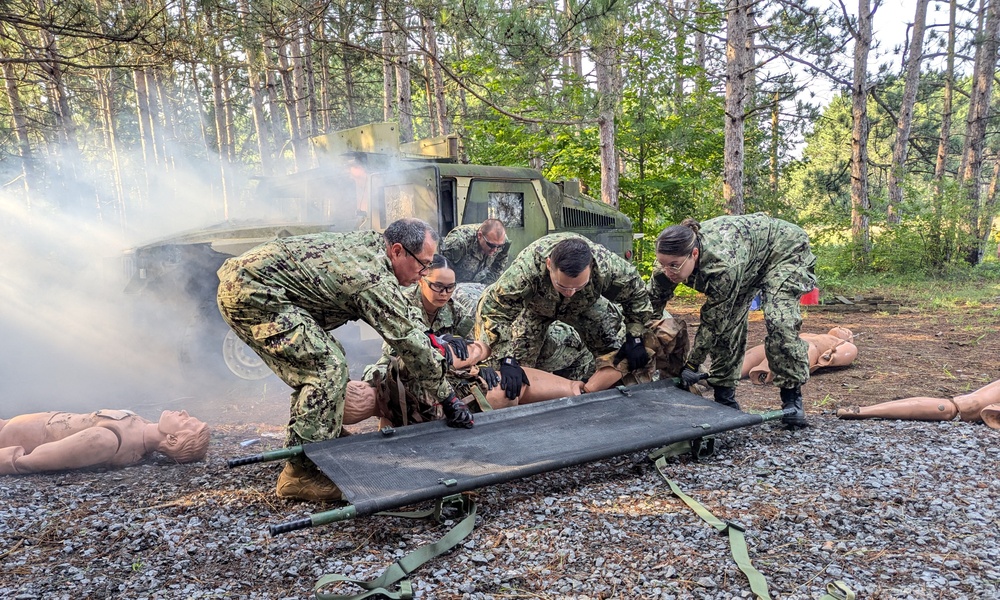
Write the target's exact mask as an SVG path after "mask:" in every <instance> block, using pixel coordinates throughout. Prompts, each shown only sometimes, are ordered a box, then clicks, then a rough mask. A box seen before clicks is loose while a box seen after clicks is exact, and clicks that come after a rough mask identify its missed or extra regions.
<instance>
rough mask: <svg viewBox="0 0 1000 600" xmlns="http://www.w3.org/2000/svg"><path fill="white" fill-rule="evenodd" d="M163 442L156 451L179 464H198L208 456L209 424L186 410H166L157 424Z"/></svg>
mask: <svg viewBox="0 0 1000 600" xmlns="http://www.w3.org/2000/svg"><path fill="white" fill-rule="evenodd" d="M156 429H157V431H158V432H159V433H160V434H161V435H162V436H163V440H162V441H161V442H160V443H159V444H157V446H156V449H157V450H158V451H160V452H162V453H163V454H165V455H167V457H168V458H170V459H172V460H175V461H177V462H179V463H189V462H197V461H199V460H203V459H204V458H205V456H206V455H207V454H208V437H209V433H210V431H209V428H208V424H207V423H204V422H202V421H199V420H198V419H196V418H194V417H192V416H191V415H189V414H188V413H187V411H186V410H179V411H178V410H165V411H163V414H161V415H160V421H159V422H158V423H157V424H156Z"/></svg>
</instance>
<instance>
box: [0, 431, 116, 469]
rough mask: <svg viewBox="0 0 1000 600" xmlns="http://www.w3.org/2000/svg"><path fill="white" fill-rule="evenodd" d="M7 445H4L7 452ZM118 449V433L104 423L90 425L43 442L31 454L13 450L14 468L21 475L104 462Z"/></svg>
mask: <svg viewBox="0 0 1000 600" xmlns="http://www.w3.org/2000/svg"><path fill="white" fill-rule="evenodd" d="M6 450H7V448H4V449H3V454H6ZM117 452H118V436H116V435H115V434H114V432H112V431H111V430H110V429H105V428H104V427H91V428H89V429H85V430H84V431H81V432H79V433H74V434H73V435H71V436H68V437H65V438H63V439H61V440H57V441H55V442H49V443H47V444H42V445H41V446H38V447H37V448H35V449H34V450H32V451H31V453H30V454H24V455H21V456H17V453H16V452H14V458H13V468H14V472H15V473H18V474H20V475H26V474H28V473H41V472H43V471H61V470H64V469H81V468H83V467H93V466H97V465H103V464H106V463H107V462H109V461H110V460H111V459H112V458H114V456H115V454H117Z"/></svg>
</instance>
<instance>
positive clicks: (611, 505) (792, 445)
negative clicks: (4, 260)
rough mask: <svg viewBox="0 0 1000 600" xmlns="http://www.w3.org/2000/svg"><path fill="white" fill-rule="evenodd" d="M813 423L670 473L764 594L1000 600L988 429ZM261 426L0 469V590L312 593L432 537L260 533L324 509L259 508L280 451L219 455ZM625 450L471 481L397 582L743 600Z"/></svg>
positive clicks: (695, 524)
mask: <svg viewBox="0 0 1000 600" xmlns="http://www.w3.org/2000/svg"><path fill="white" fill-rule="evenodd" d="M812 420H813V422H814V423H815V426H814V427H813V428H812V429H810V430H807V431H805V432H795V433H792V432H787V431H784V430H783V429H781V428H780V427H779V426H772V425H770V424H765V425H762V426H758V427H752V428H747V429H741V430H736V431H732V432H728V433H726V434H723V435H721V436H720V437H719V438H718V442H717V448H716V454H715V456H713V457H710V458H707V459H704V460H702V461H701V462H693V461H692V460H690V459H689V458H688V457H679V458H674V459H671V460H670V461H669V464H668V466H669V475H670V476H671V477H672V478H673V479H674V480H675V481H676V482H677V483H678V484H679V485H680V487H681V488H682V489H683V490H684V491H685V492H686V493H688V494H689V495H691V496H693V497H694V498H695V499H697V500H699V501H700V502H702V503H703V504H704V505H705V506H706V507H708V508H709V509H710V510H712V511H713V512H714V513H715V514H716V515H717V516H719V517H720V518H723V519H731V520H734V521H736V522H739V523H740V524H742V525H743V526H745V527H746V530H747V539H748V545H749V549H750V556H751V559H752V560H753V562H754V564H755V566H756V567H757V568H758V569H759V570H760V571H761V572H762V573H763V574H764V576H765V577H766V578H767V580H768V584H769V586H770V589H771V592H772V596H773V597H775V598H815V597H817V596H818V595H819V594H820V593H821V592H822V590H823V588H824V587H825V585H826V583H827V582H829V581H831V580H833V579H843V580H844V581H846V582H847V583H848V584H849V585H850V587H851V588H852V589H854V591H856V592H857V593H858V595H859V598H995V597H1000V589H998V588H1000V568H998V567H997V559H998V554H1000V547H998V545H997V539H998V531H997V525H998V521H997V516H998V515H997V510H996V508H995V506H996V503H995V502H994V499H995V498H996V497H997V495H998V493H1000V483H998V481H997V480H996V478H995V477H994V476H992V475H988V474H989V473H991V472H995V467H996V459H995V452H994V451H993V449H994V448H995V447H996V444H997V436H998V435H1000V432H997V431H994V430H991V429H989V428H987V427H985V426H983V425H977V424H969V423H958V422H948V423H914V422H893V421H886V422H880V421H866V422H864V426H863V427H859V425H858V422H849V421H838V420H837V419H835V418H833V417H831V416H829V415H817V416H814V417H813V418H812ZM266 429H268V428H260V427H259V428H248V427H243V428H240V427H236V428H226V429H223V430H219V431H217V432H216V434H215V436H214V439H213V442H212V454H211V458H210V460H209V461H208V462H207V463H204V464H196V465H169V464H166V463H158V462H157V461H152V462H150V463H148V464H143V465H140V466H136V467H133V468H129V469H125V470H121V471H114V472H76V473H67V474H60V475H55V476H41V475H39V476H27V477H19V478H5V479H4V480H2V481H0V523H2V528H0V548H3V551H2V553H0V558H2V567H0V597H3V598H15V599H29V598H39V599H41V598H45V599H49V598H74V599H75V598H214V597H220V598H221V597H233V598H307V597H309V596H310V594H311V587H312V585H313V584H314V583H315V581H316V580H317V579H318V577H319V576H321V575H322V574H324V573H338V572H345V573H349V574H351V575H352V576H353V577H357V578H362V579H371V578H374V577H376V576H377V575H378V574H379V573H380V572H381V570H382V569H383V568H384V567H386V566H387V565H388V564H390V563H391V562H392V561H393V560H395V558H398V557H399V556H401V555H402V553H404V552H408V551H410V550H412V549H414V548H416V547H418V546H420V545H422V544H425V543H428V542H431V541H433V540H435V539H436V538H437V537H438V536H440V535H441V534H442V532H443V531H444V528H443V527H442V526H440V525H437V524H435V523H433V522H422V521H421V522H412V521H406V520H402V519H396V518H390V517H369V518H365V519H361V520H357V521H348V522H343V523H340V524H334V525H329V526H325V527H319V528H314V529H308V530H302V531H299V532H293V533H290V534H284V535H280V536H276V537H271V536H270V535H269V534H268V532H267V526H268V525H270V524H273V523H277V522H284V521H287V520H290V519H294V518H298V517H301V516H306V515H307V514H309V513H311V512H316V511H319V510H322V509H323V508H324V507H322V506H318V505H311V504H301V503H287V502H284V501H280V500H277V499H275V497H274V496H273V494H272V492H271V490H272V486H273V482H274V480H275V477H276V475H277V472H278V470H279V469H280V465H278V464H264V465H255V466H249V467H241V468H239V469H233V470H229V469H227V468H226V466H225V460H226V459H227V458H230V457H233V456H239V455H243V454H246V453H248V450H247V449H245V448H242V447H241V446H240V443H239V442H240V441H242V440H245V439H249V438H250V437H251V436H252V437H254V438H259V439H262V440H263V442H262V443H261V444H260V445H257V446H255V448H261V447H277V446H278V445H280V442H279V440H278V439H277V437H275V435H276V434H275V433H274V432H272V431H267V430H266ZM262 433H263V434H266V435H267V436H268V437H263V438H262V437H261V435H262ZM637 458H641V456H631V457H621V458H618V459H614V460H606V461H601V462H597V463H593V464H591V465H587V466H584V467H579V468H571V469H566V470H563V471H559V472H556V473H552V474H548V475H544V476H536V477H533V478H530V479H525V480H522V481H518V482H513V483H509V484H505V485H499V486H495V487H491V488H487V489H483V490H481V491H480V492H479V493H478V494H477V501H478V504H479V517H478V519H477V524H476V528H475V530H474V531H473V533H472V534H471V536H470V537H469V538H467V540H466V541H465V543H464V545H463V546H462V547H460V548H458V549H456V550H455V551H453V552H451V553H450V554H448V555H446V556H443V557H440V558H438V559H436V560H434V561H432V562H431V563H429V564H427V565H425V566H424V567H422V568H421V569H419V570H417V571H416V572H415V573H414V574H413V575H412V577H411V579H412V581H413V584H414V587H415V591H416V595H417V597H423V598H484V599H485V598H545V597H574V598H741V597H750V591H749V586H748V585H747V582H746V580H745V579H744V578H743V576H742V574H741V573H740V572H739V571H738V569H737V568H736V566H735V564H734V563H733V561H732V559H731V558H730V556H729V550H728V547H727V543H726V538H725V537H723V536H720V535H719V534H717V533H716V531H715V530H714V529H713V528H711V527H710V526H708V525H707V524H706V523H704V522H703V521H702V520H700V519H699V518H698V517H697V516H696V515H695V514H694V513H693V512H692V511H690V510H689V509H688V508H687V507H686V506H685V505H684V504H683V503H682V502H681V501H680V500H679V499H677V498H675V497H673V496H672V494H671V493H670V490H669V488H667V487H666V485H665V484H664V482H663V481H662V479H661V478H660V477H659V475H658V474H657V473H656V471H655V469H654V468H652V467H651V466H650V465H649V464H648V463H647V464H639V465H636V464H634V462H635V461H634V459H637ZM984 475H985V476H984Z"/></svg>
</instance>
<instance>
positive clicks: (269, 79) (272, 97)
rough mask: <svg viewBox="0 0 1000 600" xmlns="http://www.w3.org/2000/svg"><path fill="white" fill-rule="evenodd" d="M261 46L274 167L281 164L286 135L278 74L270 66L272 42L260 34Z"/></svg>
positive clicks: (274, 51)
mask: <svg viewBox="0 0 1000 600" xmlns="http://www.w3.org/2000/svg"><path fill="white" fill-rule="evenodd" d="M261 48H262V54H261V58H262V59H263V65H262V69H263V71H264V89H265V91H266V94H265V95H266V97H267V115H268V117H269V118H270V120H271V136H272V139H273V140H274V143H273V146H272V149H273V150H274V152H275V167H278V165H280V164H281V161H282V158H283V157H282V148H283V147H284V144H285V140H286V139H287V136H286V134H285V127H284V122H283V121H282V119H281V113H282V110H281V98H280V97H279V96H278V80H279V79H280V76H279V75H278V74H277V73H275V70H274V69H273V68H272V66H271V64H272V62H271V59H272V54H275V53H276V50H275V49H274V44H273V43H272V42H269V41H268V40H266V39H264V37H263V36H261Z"/></svg>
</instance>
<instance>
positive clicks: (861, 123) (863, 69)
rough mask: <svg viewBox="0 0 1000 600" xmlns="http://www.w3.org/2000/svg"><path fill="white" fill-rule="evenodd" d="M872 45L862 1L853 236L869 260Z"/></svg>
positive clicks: (863, 260)
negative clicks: (869, 62)
mask: <svg viewBox="0 0 1000 600" xmlns="http://www.w3.org/2000/svg"><path fill="white" fill-rule="evenodd" d="M871 44H872V14H871V6H870V4H869V0H859V2H858V29H857V31H856V32H855V37H854V83H853V84H852V86H851V121H852V123H853V128H852V131H851V238H852V241H853V242H854V262H855V264H857V265H859V266H862V267H864V266H866V265H868V263H869V255H870V254H871V231H870V224H869V221H868V219H869V216H868V212H869V209H870V208H871V204H870V199H869V198H868V131H869V122H868V90H869V88H868V52H869V50H870V49H871Z"/></svg>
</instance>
